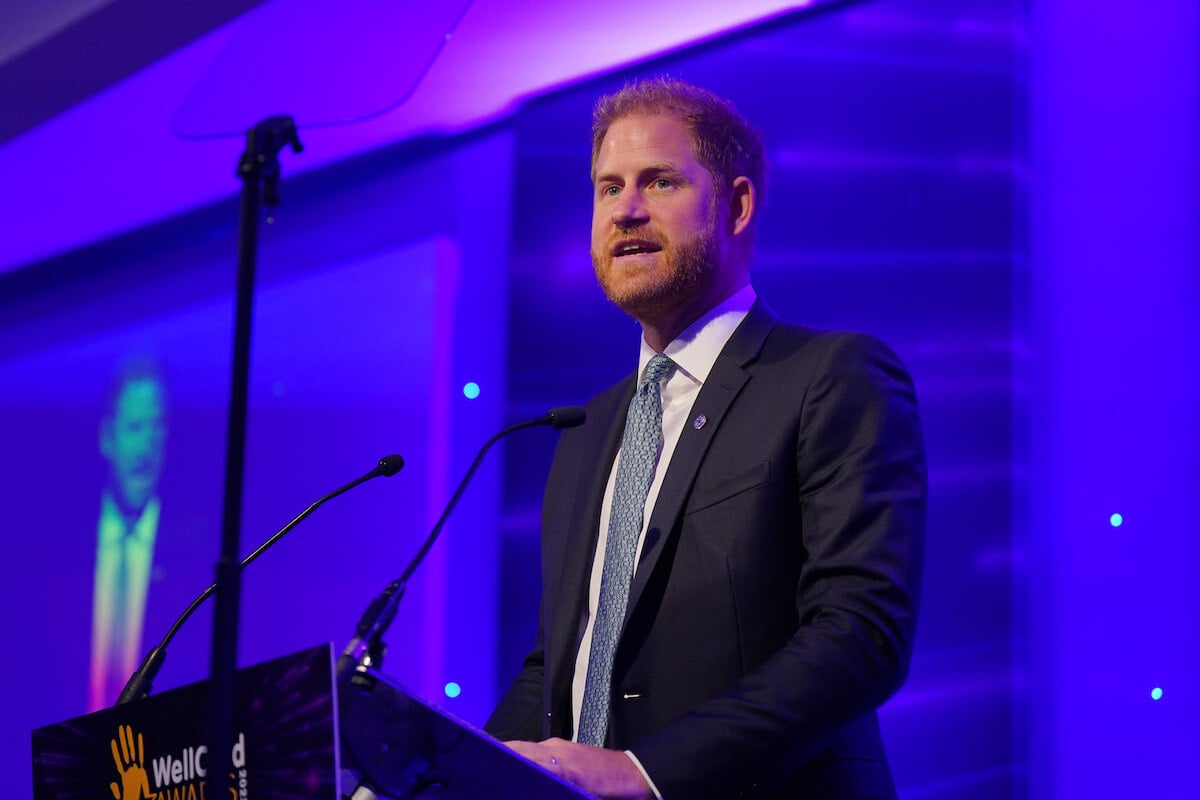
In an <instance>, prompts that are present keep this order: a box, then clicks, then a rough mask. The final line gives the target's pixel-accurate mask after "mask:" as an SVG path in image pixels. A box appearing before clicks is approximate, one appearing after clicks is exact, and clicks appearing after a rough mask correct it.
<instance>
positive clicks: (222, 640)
mask: <svg viewBox="0 0 1200 800" xmlns="http://www.w3.org/2000/svg"><path fill="white" fill-rule="evenodd" d="M285 145H291V147H292V151H293V152H296V153H299V152H300V151H301V150H302V149H303V148H302V147H301V145H300V139H299V138H298V136H297V134H296V124H295V122H294V121H293V120H292V118H291V117H282V116H277V117H269V118H268V119H265V120H263V121H262V122H260V123H258V124H257V125H255V126H254V127H253V128H251V129H250V130H249V131H247V132H246V150H245V152H243V153H242V156H241V158H240V160H239V161H238V167H237V176H238V177H239V178H240V179H241V180H242V194H241V216H240V218H239V224H238V276H237V306H236V311H235V314H234V329H233V378H232V382H231V387H230V398H229V432H228V438H227V440H226V449H225V503H224V514H223V524H222V530H221V555H220V557H219V559H218V560H217V567H216V587H217V590H216V594H217V607H216V611H215V612H214V615H213V637H212V661H211V671H210V680H209V689H208V691H209V694H208V708H209V712H208V714H209V718H208V743H209V747H208V758H209V769H208V775H209V787H208V788H209V791H210V793H211V795H212V796H213V797H216V796H218V795H222V796H223V795H224V788H225V785H226V781H227V776H228V775H229V774H230V772H231V770H232V765H233V760H232V759H233V741H234V736H233V717H234V701H235V697H234V675H235V672H236V671H237V638H238V608H239V602H240V599H241V566H240V564H239V559H238V550H239V544H238V539H239V531H240V526H241V517H242V488H243V475H244V472H245V457H246V407H247V395H248V386H249V375H250V330H251V322H252V311H253V306H254V264H255V258H256V255H257V251H258V216H259V191H260V189H259V184H260V182H261V184H262V188H261V191H262V204H263V205H265V206H267V208H273V207H274V206H275V205H276V204H277V203H278V201H279V196H278V188H279V160H278V155H279V151H280V150H282V149H283V148H284V146H285Z"/></svg>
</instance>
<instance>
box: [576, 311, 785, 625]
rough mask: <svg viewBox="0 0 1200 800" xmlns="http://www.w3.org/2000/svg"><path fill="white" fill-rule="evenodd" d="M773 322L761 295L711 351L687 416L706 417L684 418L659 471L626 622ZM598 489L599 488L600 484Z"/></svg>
mask: <svg viewBox="0 0 1200 800" xmlns="http://www.w3.org/2000/svg"><path fill="white" fill-rule="evenodd" d="M775 322H776V319H775V317H774V315H773V314H771V312H770V311H769V310H768V309H767V308H766V306H765V305H763V304H762V302H761V301H758V302H755V304H754V305H753V306H752V307H751V309H750V313H748V314H747V315H746V318H745V319H744V320H742V324H741V325H739V326H738V328H737V330H735V331H734V332H733V335H732V336H731V337H730V338H729V341H728V342H726V344H725V347H724V348H723V349H722V350H721V353H720V354H719V355H718V356H717V360H716V362H715V363H714V364H713V368H712V371H711V372H710V373H709V374H708V379H707V380H705V381H704V386H702V387H701V388H700V393H699V394H698V395H697V396H696V400H695V402H694V403H693V405H692V410H691V413H689V415H688V416H689V417H690V418H691V419H693V420H694V419H696V418H697V417H698V416H699V415H701V414H703V415H704V416H705V418H706V420H705V422H704V424H703V425H701V426H700V427H699V428H697V427H696V426H695V425H694V424H692V423H691V422H688V423H685V425H684V429H683V432H682V433H681V434H680V435H679V443H678V444H677V445H676V446H675V453H674V455H673V456H672V457H671V464H670V466H668V468H667V474H666V475H665V476H664V477H663V483H662V487H661V488H660V489H659V492H658V499H657V501H655V504H654V511H653V512H652V513H651V516H650V524H649V525H648V526H647V528H646V541H645V543H644V544H643V546H642V556H641V560H640V561H639V562H638V566H637V570H636V571H635V572H634V575H633V581H632V583H631V584H630V586H629V603H628V605H627V606H626V610H625V621H626V623H628V621H629V616H630V614H632V613H633V609H634V608H635V607H636V606H637V602H638V599H639V598H640V597H641V595H642V592H643V590H644V589H645V588H646V583H647V581H649V579H650V576H651V575H652V574H653V573H654V567H655V564H657V563H658V559H659V556H661V555H662V552H663V547H664V545H665V543H666V539H667V536H669V535H670V534H671V531H673V530H674V529H675V526H676V523H677V522H678V521H679V517H680V515H681V514H682V512H683V507H684V502H685V501H686V500H687V497H688V494H689V492H690V491H691V488H692V483H693V482H694V481H695V480H696V473H697V472H698V471H699V469H700V464H701V463H702V462H703V461H704V454H705V453H706V452H708V446H709V444H710V443H711V442H712V438H713V436H714V435H716V432H717V430H718V429H719V428H720V427H721V422H722V421H723V420H724V419H725V415H726V413H728V411H729V409H730V407H731V406H732V405H733V401H734V399H735V398H736V397H737V395H738V392H740V391H741V390H742V387H743V386H744V385H745V384H746V381H747V380H749V379H750V375H749V373H747V372H746V370H745V367H746V365H747V364H749V363H750V362H751V361H753V360H754V359H755V358H757V357H758V353H759V351H760V350H761V349H762V345H763V342H764V341H765V340H766V338H767V334H768V333H770V331H771V328H773V327H774V326H775ZM601 492H602V493H603V487H602V488H601ZM598 508H599V505H597V509H598Z"/></svg>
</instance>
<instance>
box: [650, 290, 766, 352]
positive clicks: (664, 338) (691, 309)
mask: <svg viewBox="0 0 1200 800" xmlns="http://www.w3.org/2000/svg"><path fill="white" fill-rule="evenodd" d="M749 282H750V281H749V280H748V279H747V280H745V281H742V282H740V283H738V284H737V285H736V286H732V287H727V288H726V289H725V290H724V291H721V292H716V293H713V294H712V295H710V296H708V297H707V298H703V299H701V298H696V300H697V302H695V303H692V304H690V305H688V306H685V307H683V308H680V309H678V310H677V311H676V312H675V313H673V314H671V315H667V316H665V317H664V318H662V319H655V320H638V322H639V323H640V324H641V326H642V336H644V337H645V339H646V344H648V345H650V347H652V348H653V349H654V352H656V353H661V352H662V351H664V350H666V349H667V345H669V344H670V343H671V342H673V341H675V339H677V338H678V337H679V335H680V334H681V333H683V332H684V331H686V330H687V329H688V328H689V327H690V326H691V325H692V324H693V323H694V322H695V321H696V320H698V319H700V318H701V317H703V316H704V315H705V314H707V313H708V312H710V311H712V310H713V309H714V308H716V307H717V306H719V305H721V303H724V302H725V301H726V300H728V299H729V298H731V297H733V296H734V295H735V294H737V293H738V292H739V291H741V290H742V289H743V288H745V287H746V286H747V285H748V284H749Z"/></svg>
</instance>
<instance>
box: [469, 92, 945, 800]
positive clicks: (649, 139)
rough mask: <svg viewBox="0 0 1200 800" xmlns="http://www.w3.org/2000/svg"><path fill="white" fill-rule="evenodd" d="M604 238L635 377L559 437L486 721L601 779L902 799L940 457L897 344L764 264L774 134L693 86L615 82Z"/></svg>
mask: <svg viewBox="0 0 1200 800" xmlns="http://www.w3.org/2000/svg"><path fill="white" fill-rule="evenodd" d="M593 134H594V138H593V156H592V166H593V182H594V186H595V193H594V196H593V197H594V213H593V218H592V259H593V263H594V266H595V269H596V274H597V277H598V278H599V281H600V284H601V286H602V287H603V289H604V291H605V294H606V295H607V296H608V297H609V299H610V300H612V301H613V302H614V303H616V304H617V305H618V306H619V307H620V308H622V309H623V310H624V311H626V312H627V313H628V314H630V315H631V316H632V317H634V318H635V319H636V320H637V321H638V322H639V323H640V324H641V328H642V333H643V338H642V343H641V351H642V352H641V358H640V363H639V369H638V372H637V374H636V375H634V376H633V377H631V378H630V379H627V380H625V381H623V382H622V383H620V384H618V385H617V386H614V387H613V388H611V389H609V390H608V391H606V392H604V393H602V394H601V395H599V396H598V397H596V398H594V399H593V400H592V401H591V403H590V404H589V405H588V418H587V423H586V424H585V425H584V426H582V427H580V428H577V429H575V430H570V431H566V432H565V433H564V434H563V436H562V438H561V440H560V442H559V446H558V449H557V451H556V453H555V457H554V463H553V466H552V467H551V472H550V477H549V480H548V482H547V487H546V495H545V501H544V507H543V520H542V581H543V599H542V608H541V625H540V628H539V632H538V640H537V643H536V646H535V649H534V650H533V652H532V653H531V654H530V655H529V656H528V658H527V659H526V662H525V667H524V670H523V671H522V673H521V674H520V675H519V676H518V678H517V680H516V681H515V683H514V684H513V686H512V688H511V689H510V690H509V691H508V692H507V694H506V695H505V696H504V698H503V699H502V700H501V702H500V704H499V706H498V707H497V709H496V711H495V713H494V714H493V715H492V718H491V719H490V720H489V722H488V724H487V729H488V730H489V732H491V733H492V734H493V735H495V736H496V737H498V738H500V739H503V740H507V741H508V742H509V744H510V746H511V747H513V749H515V750H516V751H517V752H519V753H521V754H522V755H524V756H526V757H527V758H530V759H532V760H533V761H535V762H537V763H539V764H541V765H543V766H544V767H546V768H547V769H549V770H551V771H553V772H555V773H557V774H560V775H562V776H564V777H565V778H567V779H568V780H570V781H572V782H574V783H576V784H577V785H579V786H581V787H582V788H584V789H586V790H588V791H590V792H592V793H594V794H596V795H599V796H601V797H605V798H649V797H662V798H666V799H667V800H676V799H677V798H679V799H680V800H698V799H699V798H714V800H718V799H721V798H734V797H750V796H756V797H765V798H802V797H803V798H886V797H894V795H895V789H894V787H893V784H892V779H891V775H890V772H889V770H888V766H887V760H886V757H885V755H884V751H883V746H882V743H881V741H880V736H879V730H878V724H877V721H876V716H875V709H876V708H877V707H878V706H879V705H880V704H881V703H883V701H884V700H885V699H887V697H889V696H890V695H891V694H892V693H893V692H894V691H895V690H896V689H897V688H898V687H899V685H900V684H901V682H902V681H903V679H904V676H905V674H906V671H907V666H908V660H909V656H910V653H911V650H912V642H913V633H914V628H915V618H916V605H917V591H918V583H919V573H920V561H921V548H922V536H923V527H924V507H925V467H924V455H923V449H922V442H921V434H920V425H919V422H918V419H917V413H916V400H915V396H914V393H913V388H912V385H911V381H910V380H909V378H908V376H907V374H906V373H905V371H904V369H903V367H902V366H901V365H900V364H899V362H898V360H897V359H896V357H895V356H894V355H893V354H892V353H891V351H889V350H888V349H887V348H886V347H885V346H884V345H882V344H881V343H879V342H878V341H876V340H874V339H872V338H870V337H866V336H862V335H855V334H845V333H830V332H820V331H816V330H812V329H808V328H803V327H797V326H791V325H785V324H782V323H780V322H778V321H777V320H776V319H775V318H774V317H773V316H772V315H771V313H770V312H769V311H768V310H767V309H766V307H765V306H764V305H763V304H762V303H761V302H759V301H758V300H757V298H756V296H755V294H754V291H753V289H752V288H751V287H750V284H749V267H750V260H751V243H752V239H753V232H754V223H755V216H756V212H757V210H758V207H759V204H760V192H761V191H762V187H763V185H764V171H765V169H764V164H763V151H762V144H761V140H760V139H759V136H758V134H757V133H756V132H755V131H754V130H753V128H752V127H751V126H750V125H749V124H748V123H746V122H745V120H744V119H742V117H741V116H740V115H739V114H738V113H737V111H736V110H735V109H734V108H733V107H732V105H730V104H729V103H728V102H726V101H724V100H722V99H720V98H718V97H716V96H715V95H712V94H711V93H709V92H707V91H705V90H702V89H698V88H696V87H693V86H689V85H687V84H684V83H681V82H679V81H674V80H669V79H661V80H656V81H649V82H644V83H638V84H634V85H632V86H628V87H626V88H625V89H623V90H622V91H621V92H618V93H617V94H616V95H613V96H610V97H607V98H604V99H602V100H601V102H600V104H599V105H598V106H597V109H596V116H595V125H594V130H593Z"/></svg>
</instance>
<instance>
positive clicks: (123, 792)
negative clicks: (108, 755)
mask: <svg viewBox="0 0 1200 800" xmlns="http://www.w3.org/2000/svg"><path fill="white" fill-rule="evenodd" d="M118 739H119V740H120V747H119V748H118V746H117V740H118ZM112 754H113V762H115V763H116V765H117V772H118V773H120V775H121V783H120V784H119V785H118V784H117V782H116V781H113V782H112V783H110V784H109V785H108V788H109V790H110V791H112V795H113V797H114V798H115V800H156V798H157V797H158V793H157V792H151V791H150V774H149V773H148V772H146V767H145V763H146V749H145V747H144V746H143V744H142V735H141V734H140V733H139V734H138V735H137V749H136V750H134V747H133V728H131V727H129V726H128V725H121V726H118V728H117V739H113V740H112Z"/></svg>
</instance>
